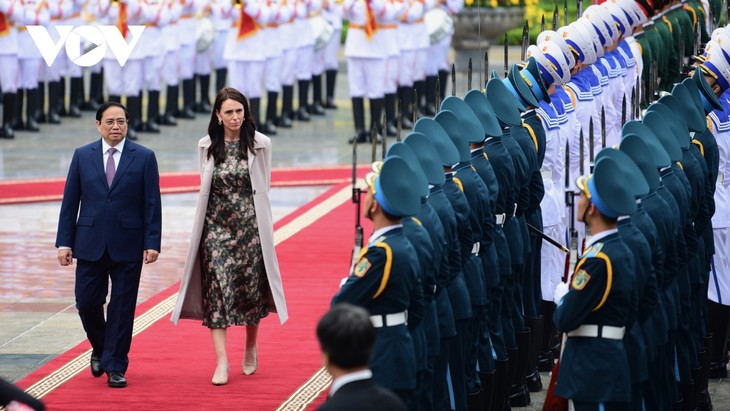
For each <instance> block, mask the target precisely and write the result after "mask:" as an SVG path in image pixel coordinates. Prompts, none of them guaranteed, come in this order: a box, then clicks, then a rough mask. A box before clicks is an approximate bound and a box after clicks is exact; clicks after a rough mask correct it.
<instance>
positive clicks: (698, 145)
mask: <svg viewBox="0 0 730 411" xmlns="http://www.w3.org/2000/svg"><path fill="white" fill-rule="evenodd" d="M692 144H694V145H696V146H697V148H698V149H699V150H700V154H702V157H704V156H705V146H704V145H702V142H701V141H700V140H695V139H692Z"/></svg>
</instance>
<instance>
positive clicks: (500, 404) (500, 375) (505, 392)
mask: <svg viewBox="0 0 730 411" xmlns="http://www.w3.org/2000/svg"><path fill="white" fill-rule="evenodd" d="M509 370H510V367H509V360H496V361H494V384H495V385H494V396H493V397H492V401H491V406H492V410H494V411H502V410H504V407H505V406H506V405H507V397H508V396H509V388H510V386H511V385H512V384H511V383H510V380H509Z"/></svg>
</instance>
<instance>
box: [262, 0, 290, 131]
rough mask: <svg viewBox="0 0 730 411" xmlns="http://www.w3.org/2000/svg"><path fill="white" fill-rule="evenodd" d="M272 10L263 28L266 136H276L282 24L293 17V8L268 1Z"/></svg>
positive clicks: (274, 1)
mask: <svg viewBox="0 0 730 411" xmlns="http://www.w3.org/2000/svg"><path fill="white" fill-rule="evenodd" d="M268 4H269V7H270V8H271V12H270V16H269V22H268V23H267V24H266V26H265V27H264V28H263V37H264V38H265V41H266V48H265V50H264V53H266V63H265V68H264V77H265V78H266V121H265V122H264V123H263V124H262V125H261V128H260V130H261V132H262V133H264V134H266V135H269V136H271V135H276V101H277V100H278V98H279V90H281V66H282V59H283V49H282V43H283V41H282V38H281V37H282V36H281V35H282V32H283V30H282V29H281V25H282V24H286V23H287V22H288V21H289V20H290V19H291V16H292V7H291V6H288V5H286V4H285V3H284V2H281V1H279V0H273V1H271V0H270V1H268Z"/></svg>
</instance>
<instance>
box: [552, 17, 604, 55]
mask: <svg viewBox="0 0 730 411" xmlns="http://www.w3.org/2000/svg"><path fill="white" fill-rule="evenodd" d="M558 34H560V37H562V38H563V40H565V42H566V43H567V44H568V47H570V49H571V51H573V52H574V53H575V54H576V55H577V56H578V60H579V61H580V62H581V63H583V64H593V63H595V62H596V51H595V49H594V48H593V43H592V42H591V40H590V39H588V38H586V37H584V35H583V33H582V32H581V30H579V29H578V26H577V25H576V24H575V23H571V24H569V25H567V26H563V27H561V28H559V29H558Z"/></svg>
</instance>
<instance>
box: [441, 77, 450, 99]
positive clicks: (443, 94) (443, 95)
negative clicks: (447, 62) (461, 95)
mask: <svg viewBox="0 0 730 411" xmlns="http://www.w3.org/2000/svg"><path fill="white" fill-rule="evenodd" d="M447 81H449V72H448V71H446V70H439V87H441V89H440V90H439V92H440V95H441V100H443V99H444V98H446V82H447Z"/></svg>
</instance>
